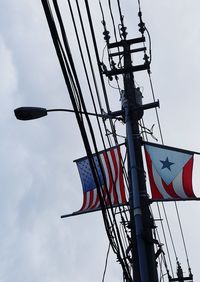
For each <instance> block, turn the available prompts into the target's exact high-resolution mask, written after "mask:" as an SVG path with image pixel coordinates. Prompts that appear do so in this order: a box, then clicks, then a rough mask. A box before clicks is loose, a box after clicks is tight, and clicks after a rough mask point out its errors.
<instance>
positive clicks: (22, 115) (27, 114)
mask: <svg viewBox="0 0 200 282" xmlns="http://www.w3.org/2000/svg"><path fill="white" fill-rule="evenodd" d="M14 113H15V116H16V118H17V119H19V120H31V119H37V118H41V117H44V116H46V115H47V110H46V109H45V108H38V107H21V108H17V109H15V110H14Z"/></svg>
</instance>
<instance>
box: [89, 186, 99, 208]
mask: <svg viewBox="0 0 200 282" xmlns="http://www.w3.org/2000/svg"><path fill="white" fill-rule="evenodd" d="M95 190H97V189H95ZM94 201H95V202H94ZM93 202H94V204H93V205H92V206H91V207H90V208H89V209H96V208H97V207H98V206H99V203H100V201H99V196H98V193H96V198H94V196H93Z"/></svg>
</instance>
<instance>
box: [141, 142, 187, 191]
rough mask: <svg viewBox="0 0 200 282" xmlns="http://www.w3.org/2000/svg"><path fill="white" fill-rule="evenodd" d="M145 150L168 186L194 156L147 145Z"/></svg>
mask: <svg viewBox="0 0 200 282" xmlns="http://www.w3.org/2000/svg"><path fill="white" fill-rule="evenodd" d="M145 148H146V150H147V152H148V153H149V155H150V158H151V160H152V163H153V166H154V168H155V169H156V171H157V172H158V174H159V175H160V177H161V178H162V179H163V180H164V182H165V183H166V184H167V185H169V184H170V183H171V182H172V181H173V180H174V178H175V177H176V176H177V175H178V174H179V173H180V172H181V170H182V168H183V167H184V166H185V164H186V163H187V162H188V161H189V159H190V158H191V157H192V156H193V154H189V153H183V152H179V151H176V150H174V149H173V150H170V149H168V148H167V149H166V148H165V147H156V146H151V145H145Z"/></svg>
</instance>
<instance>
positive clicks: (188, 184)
mask: <svg viewBox="0 0 200 282" xmlns="http://www.w3.org/2000/svg"><path fill="white" fill-rule="evenodd" d="M193 160H194V157H193V156H192V158H191V159H190V160H189V161H188V162H187V163H186V165H185V166H184V168H183V187H184V191H185V194H186V195H187V196H188V197H189V198H190V197H191V198H196V196H195V194H194V192H193V187H192V169H193Z"/></svg>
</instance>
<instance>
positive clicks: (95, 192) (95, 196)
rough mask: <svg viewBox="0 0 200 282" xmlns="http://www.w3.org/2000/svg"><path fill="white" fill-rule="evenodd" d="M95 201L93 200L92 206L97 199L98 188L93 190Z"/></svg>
mask: <svg viewBox="0 0 200 282" xmlns="http://www.w3.org/2000/svg"><path fill="white" fill-rule="evenodd" d="M93 192H94V193H93V201H92V207H93V206H94V204H95V202H96V199H97V189H94V190H93Z"/></svg>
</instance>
